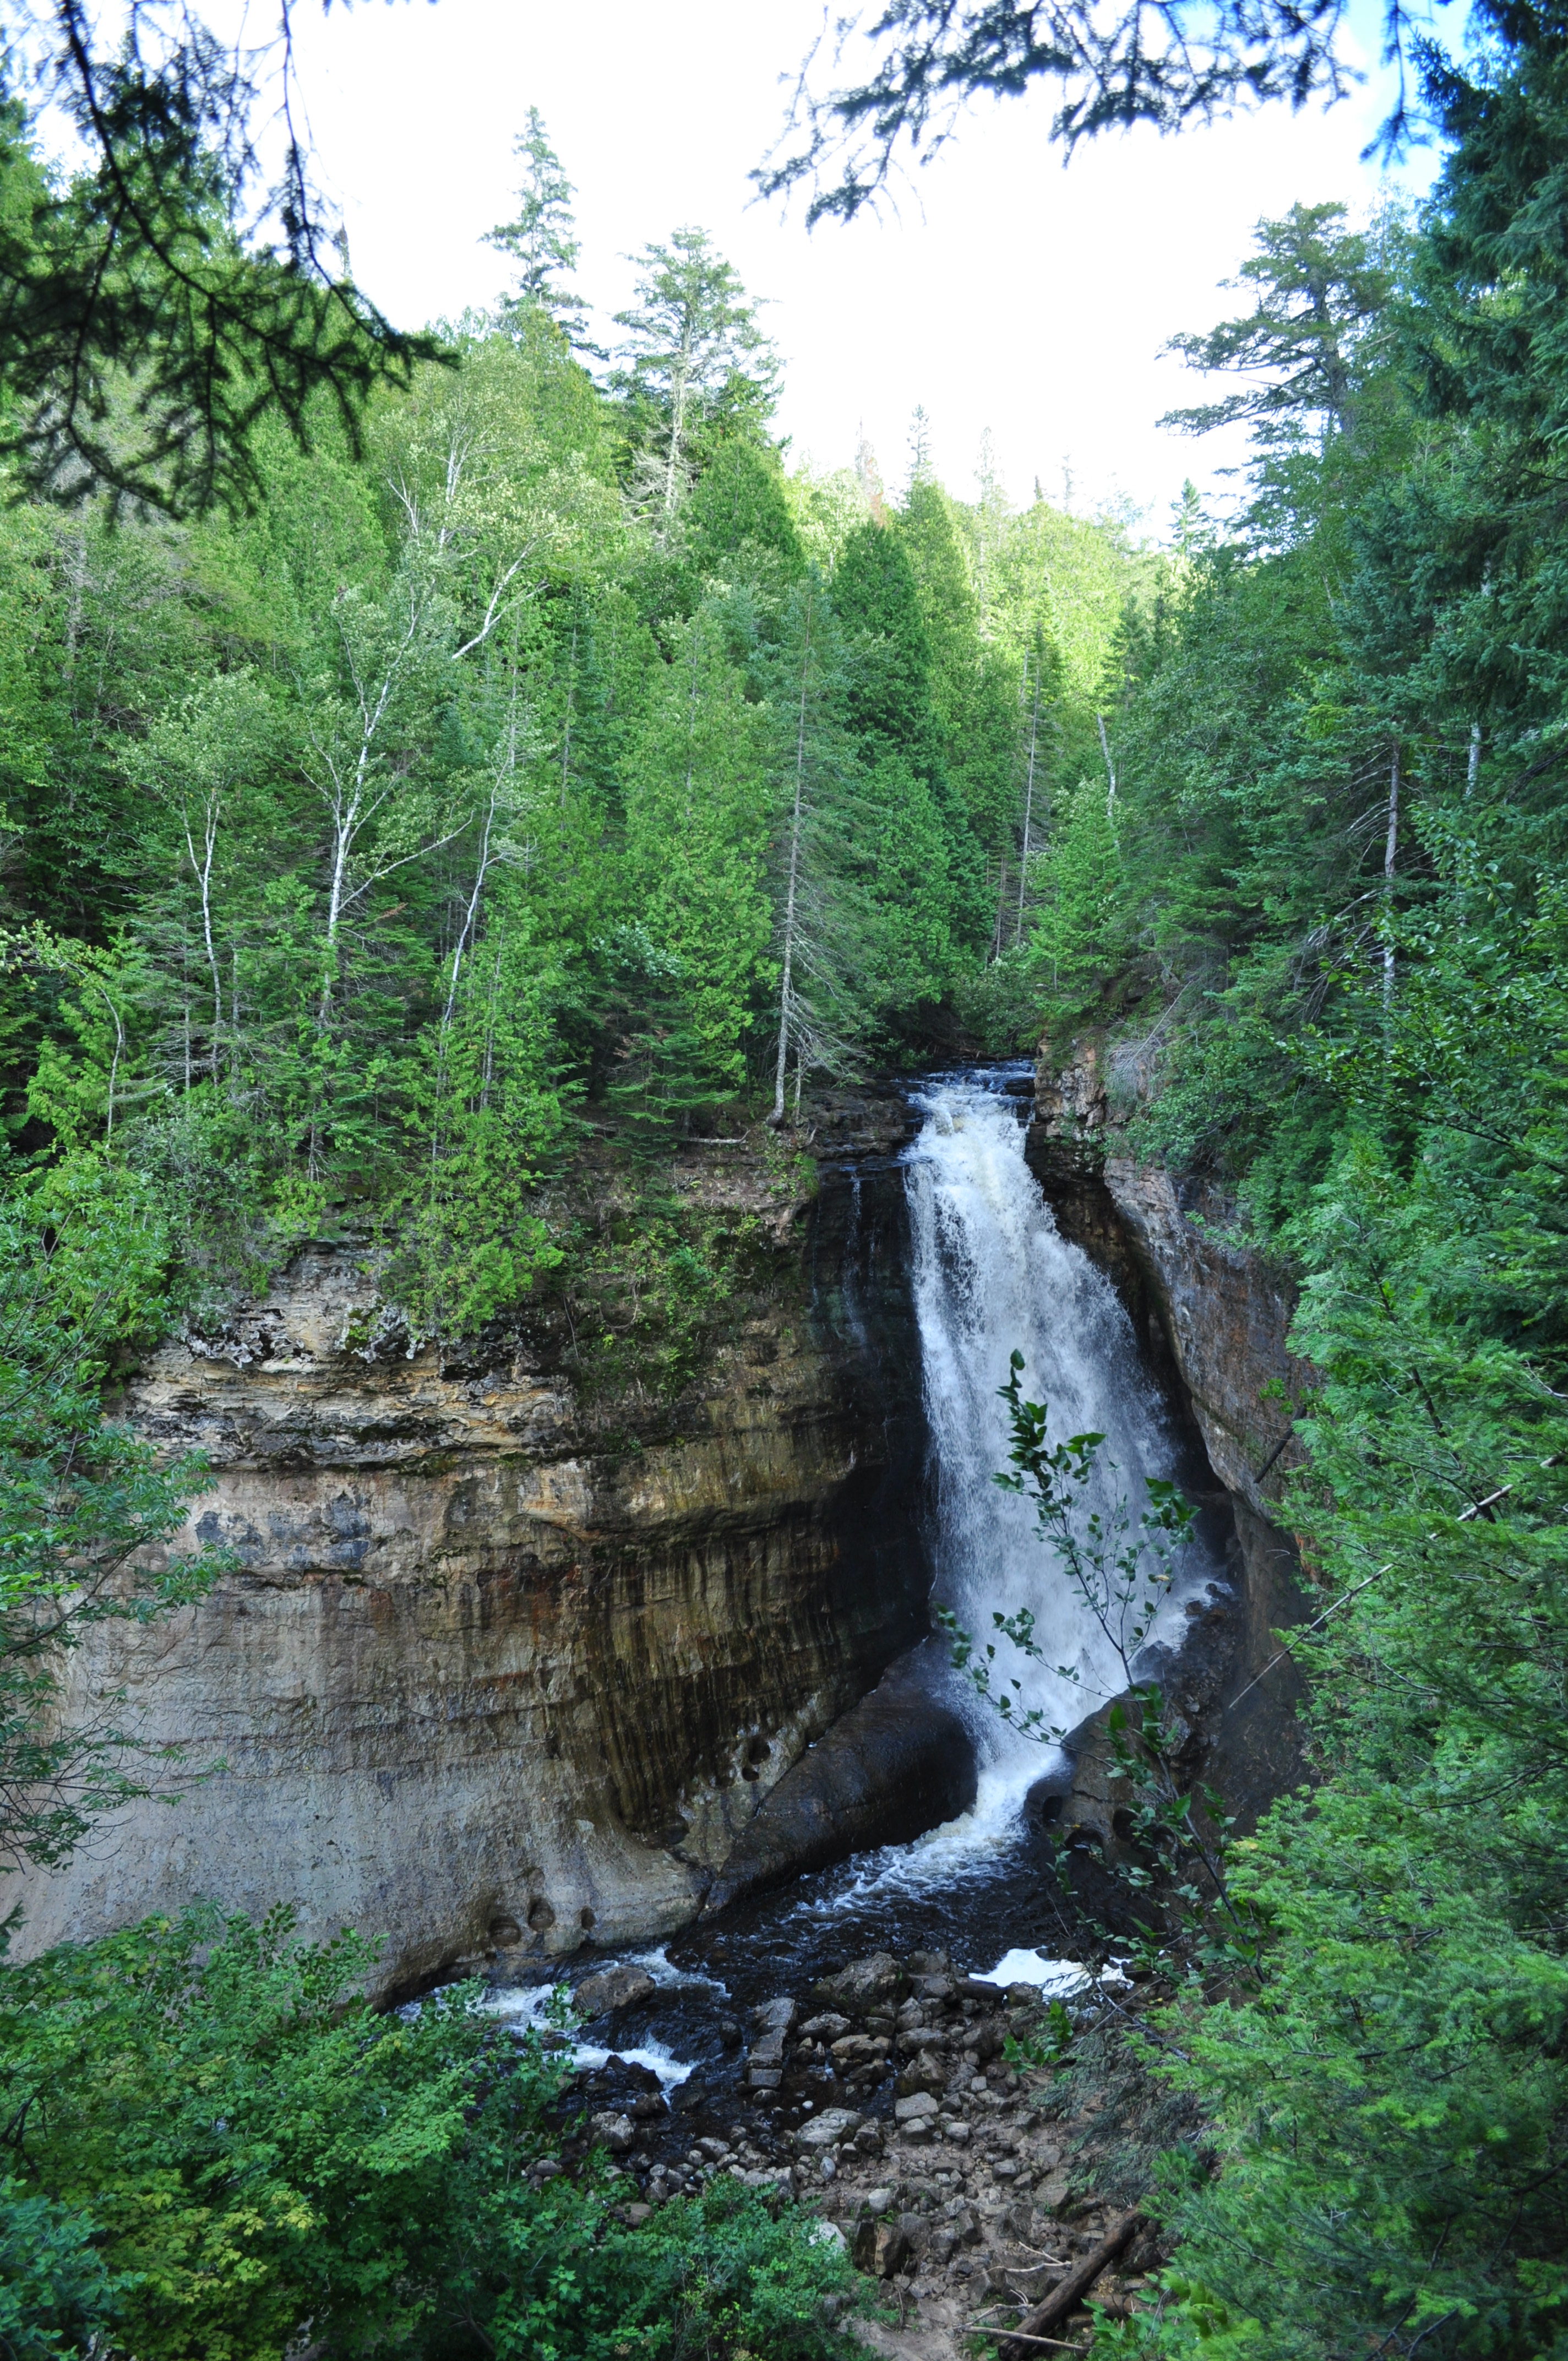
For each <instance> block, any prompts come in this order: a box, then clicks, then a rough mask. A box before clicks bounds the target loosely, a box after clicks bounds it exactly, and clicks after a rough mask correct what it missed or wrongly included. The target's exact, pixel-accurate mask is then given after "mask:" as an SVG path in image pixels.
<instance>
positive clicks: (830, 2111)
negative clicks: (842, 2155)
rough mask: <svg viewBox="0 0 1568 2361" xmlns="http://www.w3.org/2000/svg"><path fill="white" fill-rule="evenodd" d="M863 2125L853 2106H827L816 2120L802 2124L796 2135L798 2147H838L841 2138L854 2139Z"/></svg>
mask: <svg viewBox="0 0 1568 2361" xmlns="http://www.w3.org/2000/svg"><path fill="white" fill-rule="evenodd" d="M860 2127H861V2119H860V2117H859V2115H857V2114H856V2113H855V2111H854V2109H853V2108H852V2107H825V2108H824V2109H823V2111H822V2113H821V2114H819V2115H818V2116H817V2118H816V2120H815V2121H814V2122H812V2123H809V2124H802V2125H801V2127H800V2129H799V2131H797V2132H796V2134H795V2146H796V2147H806V2148H822V2147H838V2145H839V2141H840V2140H847V2139H852V2138H853V2137H854V2136H855V2134H856V2132H858V2131H859V2129H860Z"/></svg>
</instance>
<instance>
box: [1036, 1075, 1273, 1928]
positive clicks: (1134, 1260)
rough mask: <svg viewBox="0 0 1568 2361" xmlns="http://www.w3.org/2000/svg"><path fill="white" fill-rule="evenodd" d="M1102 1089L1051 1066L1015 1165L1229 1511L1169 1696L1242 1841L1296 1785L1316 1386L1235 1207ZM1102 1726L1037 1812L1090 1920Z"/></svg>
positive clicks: (1194, 1771)
mask: <svg viewBox="0 0 1568 2361" xmlns="http://www.w3.org/2000/svg"><path fill="white" fill-rule="evenodd" d="M1114 1082H1115V1076H1114V1074H1113V1072H1112V1071H1111V1061H1110V1059H1109V1057H1108V1053H1107V1049H1106V1044H1105V1042H1104V1040H1103V1038H1101V1037H1099V1036H1094V1035H1091V1036H1089V1037H1087V1038H1084V1039H1081V1040H1080V1041H1077V1042H1074V1043H1073V1045H1072V1047H1071V1049H1070V1052H1069V1055H1068V1056H1067V1058H1066V1060H1064V1061H1062V1062H1059V1063H1054V1062H1051V1061H1050V1060H1046V1061H1044V1062H1043V1063H1042V1067H1041V1070H1040V1071H1039V1074H1038V1076H1037V1081H1036V1104H1035V1118H1034V1123H1033V1125H1032V1127H1031V1132H1030V1137H1029V1141H1028V1148H1027V1154H1028V1158H1029V1162H1030V1166H1031V1168H1032V1170H1034V1171H1035V1173H1036V1177H1037V1178H1038V1179H1039V1180H1040V1182H1041V1185H1042V1187H1043V1188H1044V1190H1045V1191H1046V1194H1047V1197H1048V1198H1049V1199H1050V1202H1051V1205H1052V1209H1053V1211H1054V1212H1055V1213H1056V1216H1057V1220H1058V1224H1059V1226H1060V1228H1061V1231H1062V1234H1063V1235H1064V1236H1067V1237H1069V1238H1071V1239H1073V1240H1074V1242H1075V1243H1076V1244H1078V1245H1080V1246H1082V1247H1083V1249H1084V1251H1085V1252H1086V1253H1087V1254H1088V1255H1089V1256H1090V1257H1091V1259H1092V1260H1093V1261H1094V1262H1096V1263H1097V1264H1098V1265H1099V1266H1100V1268H1102V1269H1103V1270H1104V1271H1105V1272H1106V1273H1107V1275H1108V1276H1109V1277H1110V1278H1111V1279H1112V1280H1113V1283H1114V1285H1115V1286H1116V1289H1117V1290H1118V1292H1119V1293H1120V1295H1121V1297H1122V1300H1123V1301H1124V1304H1125V1305H1126V1307H1127V1310H1128V1312H1129V1313H1130V1315H1131V1317H1132V1320H1133V1323H1134V1326H1135V1329H1136V1331H1137V1332H1138V1334H1139V1336H1140V1340H1141V1342H1142V1343H1143V1345H1144V1346H1145V1349H1146V1353H1147V1355H1148V1358H1149V1360H1150V1362H1151V1364H1152V1365H1153V1366H1154V1367H1156V1368H1157V1370H1158V1371H1159V1373H1160V1375H1161V1376H1162V1377H1163V1378H1164V1379H1165V1381H1166V1384H1167V1386H1168V1390H1169V1392H1170V1394H1171V1396H1172V1398H1173V1400H1174V1402H1175V1404H1176V1405H1177V1406H1178V1408H1179V1410H1180V1411H1185V1412H1186V1414H1187V1416H1188V1418H1189V1419H1190V1425H1191V1430H1192V1431H1193V1433H1194V1434H1195V1436H1196V1439H1197V1441H1198V1442H1200V1443H1201V1446H1202V1455H1203V1456H1204V1457H1206V1459H1207V1462H1208V1469H1209V1470H1212V1476H1213V1477H1217V1478H1218V1479H1219V1483H1220V1484H1221V1485H1222V1486H1223V1488H1224V1490H1225V1493H1226V1494H1228V1496H1229V1498H1228V1502H1226V1503H1224V1504H1223V1519H1224V1522H1225V1524H1226V1525H1227V1526H1228V1528H1229V1531H1228V1533H1227V1537H1226V1543H1225V1554H1226V1558H1227V1561H1228V1565H1229V1574H1230V1587H1229V1591H1228V1594H1227V1595H1224V1596H1223V1597H1220V1598H1215V1599H1213V1600H1211V1601H1210V1602H1209V1604H1208V1605H1207V1606H1206V1607H1203V1608H1199V1607H1198V1606H1197V1605H1196V1604H1195V1605H1194V1607H1193V1608H1191V1609H1189V1613H1190V1616H1191V1618H1192V1625H1191V1628H1190V1631H1189V1634H1188V1637H1187V1639H1186V1642H1185V1643H1184V1645H1183V1646H1182V1648H1181V1650H1180V1652H1179V1655H1178V1656H1177V1658H1176V1659H1175V1660H1174V1661H1173V1662H1172V1664H1169V1665H1168V1667H1167V1668H1166V1671H1165V1674H1164V1675H1163V1686H1165V1688H1166V1692H1167V1697H1168V1703H1169V1704H1170V1706H1171V1707H1172V1708H1173V1709H1174V1711H1175V1712H1176V1714H1177V1715H1178V1717H1179V1719H1180V1721H1181V1722H1182V1724H1183V1725H1184V1727H1185V1729H1186V1731H1187V1733H1188V1736H1187V1741H1186V1744H1185V1747H1184V1750H1183V1764H1182V1768H1183V1772H1184V1775H1186V1776H1187V1777H1189V1778H1190V1779H1193V1780H1201V1781H1203V1782H1204V1783H1205V1784H1212V1785H1213V1786H1216V1787H1217V1788H1218V1789H1219V1790H1220V1792H1221V1793H1222V1794H1223V1796H1224V1797H1225V1800H1226V1804H1227V1806H1228V1808H1229V1809H1230V1810H1231V1812H1232V1813H1233V1814H1234V1816H1235V1817H1236V1819H1237V1821H1238V1824H1239V1825H1240V1827H1241V1828H1243V1829H1244V1831H1245V1829H1247V1828H1250V1827H1251V1826H1252V1825H1253V1824H1254V1823H1255V1820H1256V1818H1257V1816H1258V1814H1259V1813H1260V1812H1261V1811H1262V1810H1263V1809H1264V1808H1265V1807H1266V1806H1267V1805H1268V1804H1269V1803H1270V1802H1272V1801H1273V1799H1274V1798H1275V1796H1277V1795H1280V1794H1281V1793H1282V1792H1284V1790H1285V1789H1287V1788H1288V1787H1290V1786H1293V1785H1294V1784H1297V1782H1298V1781H1299V1780H1300V1779H1301V1778H1302V1776H1303V1775H1304V1774H1305V1763H1304V1760H1303V1753H1302V1742H1301V1733H1300V1730H1299V1723H1298V1720H1297V1717H1296V1707H1297V1705H1298V1703H1299V1699H1300V1697H1301V1695H1302V1683H1301V1680H1300V1676H1299V1673H1298V1672H1297V1670H1296V1667H1295V1665H1294V1664H1293V1662H1292V1661H1291V1660H1290V1659H1289V1658H1288V1656H1283V1655H1282V1653H1281V1650H1280V1647H1279V1644H1278V1642H1277V1638H1276V1636H1275V1635H1276V1632H1277V1631H1279V1630H1280V1629H1281V1628H1282V1627H1286V1626H1288V1625H1290V1624H1292V1623H1296V1622H1299V1621H1300V1620H1302V1618H1303V1616H1304V1615H1305V1614H1306V1613H1307V1612H1308V1609H1307V1608H1306V1606H1305V1603H1304V1598H1303V1594H1302V1591H1301V1589H1300V1587H1299V1579H1298V1576H1299V1564H1298V1560H1297V1556H1296V1551H1295V1546H1294V1543H1292V1542H1291V1540H1290V1538H1289V1536H1288V1534H1287V1533H1285V1532H1281V1530H1280V1529H1279V1527H1278V1526H1277V1524H1276V1523H1274V1522H1273V1518H1274V1517H1275V1516H1276V1515H1277V1513H1278V1509H1279V1503H1280V1499H1281V1496H1282V1493H1283V1490H1284V1484H1285V1478H1286V1477H1287V1476H1288V1474H1289V1472H1290V1471H1291V1469H1292V1468H1294V1467H1297V1466H1300V1464H1301V1461H1302V1458H1303V1453H1302V1450H1301V1447H1300V1445H1299V1443H1298V1442H1297V1440H1296V1437H1295V1435H1294V1433H1293V1432H1292V1425H1291V1422H1292V1419H1293V1418H1294V1416H1295V1406H1296V1405H1297V1404H1298V1403H1299V1401H1300V1400H1301V1399H1302V1397H1303V1395H1304V1394H1305V1393H1306V1392H1307V1391H1308V1389H1310V1387H1311V1386H1312V1385H1313V1383H1314V1382H1315V1378H1316V1372H1315V1371H1314V1370H1313V1369H1312V1367H1310V1364H1309V1363H1308V1362H1306V1361H1303V1360H1301V1359H1300V1358H1299V1356H1297V1355H1295V1354H1293V1353H1292V1352H1291V1350H1290V1348H1289V1345H1288V1335H1289V1331H1290V1323H1291V1321H1292V1319H1293V1318H1294V1316H1295V1312H1296V1301H1297V1299H1296V1291H1295V1289H1294V1287H1293V1286H1292V1285H1291V1283H1290V1280H1289V1279H1288V1276H1287V1275H1286V1274H1285V1273H1283V1272H1282V1271H1280V1270H1278V1269H1277V1268H1275V1267H1273V1266H1272V1265H1270V1264H1269V1263H1268V1262H1267V1261H1266V1260H1265V1258H1264V1257H1262V1256H1260V1255H1258V1254H1257V1253H1255V1252H1254V1251H1253V1250H1251V1249H1250V1248H1248V1247H1247V1246H1245V1244H1243V1243H1241V1242H1240V1241H1239V1240H1238V1239H1237V1238H1236V1236H1235V1235H1234V1231H1233V1230H1232V1229H1231V1228H1230V1221H1231V1217H1232V1215H1233V1213H1234V1207H1232V1206H1230V1205H1228V1204H1227V1203H1225V1202H1223V1200H1222V1199H1220V1198H1219V1197H1218V1196H1217V1195H1216V1194H1215V1192H1213V1191H1207V1190H1204V1189H1202V1188H1201V1187H1200V1188H1191V1187H1187V1186H1185V1185H1182V1186H1179V1184H1178V1183H1177V1182H1176V1181H1175V1180H1173V1179H1172V1177H1171V1175H1170V1174H1169V1173H1168V1171H1166V1170H1164V1169H1163V1168H1162V1167H1161V1166H1158V1165H1151V1164H1142V1163H1139V1162H1138V1161H1137V1160H1136V1159H1135V1158H1133V1157H1131V1156H1129V1155H1127V1154H1125V1153H1124V1133H1123V1131H1122V1128H1121V1126H1120V1124H1119V1122H1118V1108H1117V1099H1116V1093H1115V1089H1114ZM1188 1489H1189V1490H1190V1492H1194V1494H1195V1497H1197V1498H1198V1499H1200V1500H1201V1499H1202V1495H1201V1490H1198V1489H1196V1488H1194V1487H1193V1486H1192V1485H1191V1484H1190V1483H1189V1485H1188ZM1106 1718H1107V1717H1106V1713H1105V1712H1104V1711H1102V1712H1101V1713H1099V1714H1097V1715H1096V1716H1094V1717H1093V1719H1091V1720H1090V1721H1087V1722H1086V1723H1085V1724H1084V1725H1083V1726H1082V1728H1081V1729H1080V1730H1077V1731H1076V1732H1075V1733H1074V1734H1073V1738H1072V1741H1070V1744H1069V1749H1068V1752H1067V1758H1066V1761H1065V1762H1064V1763H1063V1765H1062V1766H1061V1767H1060V1768H1059V1769H1058V1772H1057V1773H1054V1774H1052V1776H1051V1777H1049V1778H1047V1779H1045V1780H1042V1782H1041V1783H1040V1785H1039V1787H1038V1789H1037V1790H1036V1794H1035V1796H1034V1799H1033V1809H1034V1810H1035V1811H1036V1813H1037V1814H1039V1815H1040V1816H1041V1817H1042V1818H1044V1819H1045V1820H1047V1821H1048V1822H1050V1823H1051V1824H1052V1825H1054V1826H1056V1827H1058V1829H1059V1830H1060V1831H1061V1832H1062V1833H1063V1834H1070V1832H1071V1831H1073V1830H1074V1829H1078V1830H1081V1831H1082V1832H1083V1834H1084V1835H1085V1836H1086V1838H1088V1839H1090V1840H1091V1850H1090V1851H1089V1852H1087V1853H1085V1854H1083V1855H1082V1856H1081V1857H1080V1869H1081V1872H1082V1874H1081V1875H1080V1876H1078V1877H1076V1878H1075V1886H1076V1888H1077V1890H1078V1891H1079V1893H1080V1899H1082V1900H1083V1902H1084V1903H1085V1905H1086V1906H1088V1907H1089V1908H1091V1910H1096V1909H1097V1910H1102V1911H1104V1910H1110V1911H1111V1912H1112V1913H1113V1915H1114V1912H1115V1910H1116V1907H1117V1897H1116V1895H1115V1894H1114V1893H1113V1891H1112V1889H1111V1886H1110V1884H1109V1883H1108V1882H1107V1881H1106V1880H1105V1879H1104V1878H1103V1877H1102V1876H1101V1875H1099V1873H1098V1871H1097V1867H1096V1854H1095V1851H1094V1850H1093V1848H1112V1849H1113V1848H1114V1846H1115V1843H1116V1829H1117V1821H1118V1815H1119V1814H1122V1813H1124V1811H1125V1810H1126V1808H1127V1806H1128V1805H1129V1803H1130V1800H1131V1799H1130V1797H1129V1795H1127V1794H1126V1793H1125V1791H1124V1783H1122V1782H1120V1781H1119V1780H1118V1779H1117V1778H1116V1776H1115V1775H1114V1773H1113V1766H1112V1762H1111V1750H1110V1746H1109V1743H1108V1740H1107V1734H1106V1728H1105V1724H1106Z"/></svg>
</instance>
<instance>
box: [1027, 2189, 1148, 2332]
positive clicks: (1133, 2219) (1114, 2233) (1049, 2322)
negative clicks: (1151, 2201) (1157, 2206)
mask: <svg viewBox="0 0 1568 2361" xmlns="http://www.w3.org/2000/svg"><path fill="white" fill-rule="evenodd" d="M1143 2226H1144V2217H1143V2215H1142V2214H1141V2213H1126V2214H1124V2215H1123V2217H1122V2219H1121V2221H1120V2222H1118V2223H1117V2224H1116V2226H1115V2228H1114V2229H1113V2230H1110V2231H1108V2232H1107V2233H1106V2235H1105V2236H1104V2237H1103V2238H1102V2240H1101V2242H1100V2244H1099V2246H1096V2247H1095V2249H1094V2251H1093V2253H1092V2254H1091V2255H1086V2256H1085V2257H1084V2259H1083V2261H1082V2262H1081V2263H1080V2265H1079V2267H1078V2268H1077V2270H1075V2271H1069V2273H1068V2275H1067V2277H1066V2279H1063V2280H1062V2281H1061V2283H1060V2285H1059V2286H1058V2287H1054V2288H1053V2289H1052V2290H1051V2291H1050V2293H1049V2295H1048V2296H1047V2297H1046V2299H1045V2301H1044V2302H1043V2303H1037V2304H1036V2306H1035V2309H1034V2311H1033V2312H1025V2314H1024V2317H1023V2319H1022V2320H1021V2321H1020V2322H1019V2323H1018V2325H1017V2327H1016V2328H1013V2329H1009V2330H1008V2331H1007V2333H1006V2334H1005V2335H1003V2336H999V2337H998V2338H997V2341H996V2344H997V2351H998V2352H999V2353H1000V2355H1001V2356H1002V2361H1027V2348H1028V2345H1030V2344H1031V2343H1032V2342H1033V2341H1034V2340H1035V2339H1036V2338H1037V2337H1041V2336H1043V2335H1044V2334H1045V2332H1046V2330H1047V2328H1054V2327H1055V2326H1056V2324H1057V2323H1058V2321H1059V2320H1065V2319H1066V2318H1067V2317H1068V2314H1069V2312H1076V2311H1077V2309H1078V2307H1079V2305H1080V2303H1081V2302H1082V2301H1083V2299H1084V2297H1085V2296H1086V2295H1087V2294H1088V2293H1089V2290H1090V2289H1091V2287H1092V2286H1093V2285H1094V2282H1095V2280H1096V2279H1098V2278H1099V2277H1100V2274H1101V2272H1102V2271H1104V2270H1109V2268H1111V2265H1112V2264H1113V2262H1114V2261H1115V2259H1116V2257H1117V2256H1118V2255H1120V2254H1121V2253H1122V2252H1123V2251H1124V2249H1125V2248H1126V2247H1128V2246H1131V2245H1132V2243H1133V2240H1134V2239H1135V2237H1136V2235H1137V2234H1138V2232H1139V2231H1140V2230H1141V2229H1142V2228H1143Z"/></svg>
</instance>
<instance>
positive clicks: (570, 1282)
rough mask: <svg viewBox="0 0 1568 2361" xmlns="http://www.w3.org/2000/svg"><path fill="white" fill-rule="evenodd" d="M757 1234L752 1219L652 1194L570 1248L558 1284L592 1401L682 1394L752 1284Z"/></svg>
mask: <svg viewBox="0 0 1568 2361" xmlns="http://www.w3.org/2000/svg"><path fill="white" fill-rule="evenodd" d="M758 1227H759V1224H758V1220H757V1217H756V1215H755V1214H751V1213H746V1214H741V1215H740V1216H739V1217H736V1216H735V1215H733V1214H719V1213H706V1212H703V1211H701V1210H699V1209H697V1208H696V1207H693V1206H691V1205H688V1204H686V1203H685V1202H683V1201H682V1200H681V1199H679V1198H677V1197H671V1196H670V1195H668V1194H666V1193H664V1192H663V1191H660V1190H659V1189H658V1188H657V1187H656V1186H651V1187H650V1188H648V1189H647V1190H645V1191H643V1193H642V1194H641V1196H640V1197H639V1198H638V1200H637V1201H636V1202H634V1203H632V1204H630V1205H629V1206H627V1207H624V1208H623V1207H620V1206H616V1207H614V1208H612V1209H611V1210H610V1211H609V1213H608V1214H607V1215H606V1217H605V1218H604V1219H603V1220H602V1221H601V1222H600V1224H598V1229H597V1231H596V1232H595V1233H593V1234H592V1235H581V1236H579V1237H577V1238H576V1239H574V1240H573V1242H572V1247H571V1252H570V1254H569V1256H568V1257H566V1267H565V1271H564V1273H563V1279H562V1285H563V1292H564V1298H565V1304H566V1309H567V1313H568V1317H569V1321H570V1324H571V1332H572V1336H573V1340H574V1341H573V1362H574V1367H575V1370H576V1375H577V1376H578V1378H579V1379H580V1381H581V1382H582V1384H583V1386H584V1387H585V1389H586V1391H587V1394H588V1396H589V1397H590V1399H591V1398H596V1397H604V1396H609V1397H612V1398H616V1399H625V1398H626V1397H627V1396H629V1395H630V1396H638V1395H641V1397H642V1398H643V1399H644V1400H654V1401H659V1400H674V1399H675V1398H676V1397H677V1396H679V1395H680V1394H682V1393H683V1392H685V1389H687V1387H689V1386H690V1385H691V1383H692V1381H693V1380H694V1378H696V1377H697V1376H698V1375H699V1374H700V1372H701V1371H702V1369H703V1367H704V1366H705V1364H706V1363H707V1360H708V1358H709V1357H710V1356H711V1354H712V1351H713V1348H714V1345H715V1344H716V1342H717V1340H718V1334H719V1333H720V1331H721V1328H722V1325H723V1323H724V1320H725V1317H726V1312H727V1310H728V1308H729V1306H730V1305H731V1304H732V1302H733V1300H734V1298H735V1296H736V1294H737V1292H738V1290H740V1289H741V1288H742V1287H743V1285H744V1283H745V1281H746V1279H747V1277H748V1276H749V1270H748V1266H749V1263H750V1260H751V1249H752V1243H753V1241H754V1240H755V1238H756V1235H757V1232H758Z"/></svg>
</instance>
